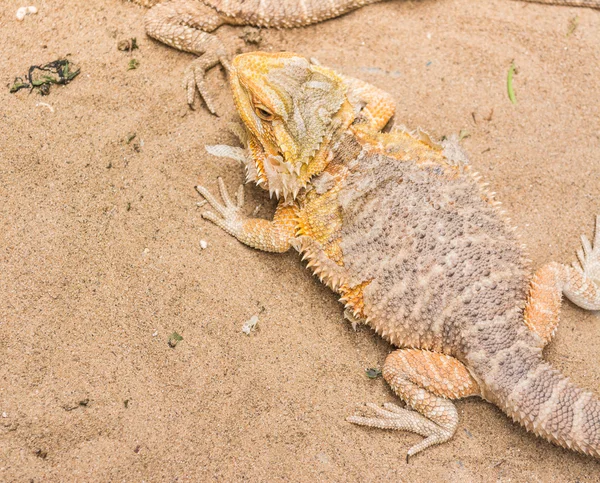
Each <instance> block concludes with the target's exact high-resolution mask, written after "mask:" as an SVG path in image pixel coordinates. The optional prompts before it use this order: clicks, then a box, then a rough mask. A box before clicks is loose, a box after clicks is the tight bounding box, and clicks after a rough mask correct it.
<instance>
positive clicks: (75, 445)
mask: <svg viewBox="0 0 600 483" xmlns="http://www.w3.org/2000/svg"><path fill="white" fill-rule="evenodd" d="M33 3H34V4H35V5H36V6H37V7H38V9H39V13H38V14H37V15H33V16H28V17H26V18H25V19H24V21H23V22H18V21H17V20H16V18H15V13H16V11H17V9H18V8H19V7H21V6H23V5H26V4H27V2H22V1H16V0H5V1H3V2H2V3H1V5H0V52H2V55H1V56H0V57H1V58H0V73H1V77H2V89H0V222H1V226H0V361H1V362H2V363H1V365H0V480H1V481H6V482H12V481H18V482H21V481H27V482H29V481H34V482H46V481H48V482H49V481H95V482H100V481H127V482H134V481H148V482H151V481H213V480H215V481H246V480H247V481H401V482H413V481H434V482H438V481H444V482H461V483H464V482H470V481H484V482H488V481H490V482H491V481H493V482H496V481H502V482H505V481H531V482H541V481H544V482H547V481H557V482H566V481H569V482H576V481H579V482H588V481H589V482H592V481H600V463H599V462H597V461H594V460H592V459H591V458H588V457H585V456H581V455H577V454H575V453H572V452H569V451H566V450H564V449H561V448H558V447H555V446H553V445H551V444H550V443H547V442H545V441H542V440H540V439H538V438H536V437H534V436H532V435H531V434H528V433H527V432H526V431H525V430H523V429H522V428H520V427H518V426H517V425H515V424H513V423H512V422H511V421H510V420H509V419H508V418H507V417H506V416H505V415H504V414H503V413H501V412H500V411H499V410H498V409H496V408H495V407H494V406H492V405H490V404H488V403H486V402H484V401H482V400H480V399H476V398H473V399H468V400H465V401H460V402H458V403H457V408H458V411H459V414H460V418H461V422H460V426H459V428H458V430H457V432H456V435H455V437H454V438H453V440H452V441H450V442H449V443H446V444H444V445H442V446H439V447H435V448H432V449H429V450H428V451H426V452H424V453H423V454H421V455H419V456H417V457H415V458H414V459H413V460H412V461H411V462H410V464H408V465H407V464H406V462H405V460H404V455H405V452H406V450H407V449H408V447H410V446H411V445H413V444H415V443H416V442H417V441H419V438H420V437H419V436H416V435H413V434H406V433H393V432H386V431H381V430H375V429H366V428H360V427H356V426H353V425H351V424H349V423H347V422H345V419H344V418H345V417H346V416H347V415H350V414H353V413H354V412H355V411H356V409H357V407H358V406H359V405H360V404H361V403H363V402H367V401H372V402H379V403H381V402H384V401H394V400H395V397H394V395H393V394H392V393H391V391H390V390H389V389H388V388H387V387H386V385H385V383H384V381H382V380H381V379H375V380H370V379H368V378H367V377H366V376H365V368H369V367H380V366H381V364H382V363H383V361H384V359H385V356H386V355H387V353H388V352H389V351H390V350H391V347H390V346H389V345H388V344H386V343H384V342H382V341H381V340H379V339H378V338H377V337H376V336H375V334H374V333H373V332H371V331H370V330H368V329H366V328H359V329H358V330H357V331H356V332H354V331H353V330H352V328H351V327H350V325H349V324H348V323H347V322H345V321H344V320H343V317H342V312H343V311H342V307H341V305H340V304H339V303H338V302H337V300H336V297H335V295H334V294H333V293H331V292H330V291H329V290H328V289H327V288H326V287H324V286H322V285H321V284H320V283H319V282H318V280H317V279H316V278H315V277H313V276H312V275H311V274H310V272H309V271H308V270H306V269H305V268H304V266H303V264H302V263H301V262H300V259H299V257H298V256H297V254H296V253H295V252H290V253H287V254H283V255H277V254H267V253H261V252H258V251H256V250H253V249H250V248H248V247H245V246H243V245H242V244H240V243H239V242H237V241H236V240H235V239H233V238H232V237H230V236H228V235H226V234H225V233H224V232H222V231H221V230H219V229H218V228H216V227H215V226H213V225H211V224H210V223H208V222H205V221H204V220H202V218H201V216H200V213H201V211H202V208H200V207H199V206H198V205H197V203H198V201H200V197H199V196H198V195H197V193H196V192H195V190H194V185H195V184H197V183H199V182H201V183H203V184H205V185H207V186H209V187H210V188H212V189H215V188H216V177H217V176H223V177H224V179H225V181H226V183H227V185H229V186H231V187H234V186H237V184H239V183H240V182H241V181H242V179H243V174H242V171H241V169H240V168H239V167H238V166H236V165H235V163H234V162H233V161H227V160H222V159H217V158H214V157H211V156H210V155H208V154H207V153H206V152H205V150H204V145H205V144H215V143H233V142H234V138H233V136H232V135H231V134H229V133H228V132H227V130H226V128H227V124H228V123H229V122H230V121H232V120H233V119H234V118H235V115H234V108H233V103H232V100H231V96H230V93H229V90H228V85H227V82H226V79H225V77H224V75H223V72H222V71H220V70H219V69H215V70H213V71H212V72H211V73H210V75H209V86H210V89H211V91H212V92H213V93H214V95H215V98H216V103H217V108H218V110H219V111H220V113H221V117H215V116H212V115H210V114H209V113H208V112H207V111H206V109H204V108H199V109H197V110H196V111H190V110H189V109H188V108H187V106H186V105H185V100H184V97H185V95H184V91H183V89H182V88H181V78H182V73H183V70H184V69H185V67H186V66H187V65H188V63H189V62H190V61H191V60H192V58H193V57H192V56H191V55H190V54H185V53H181V52H177V51H175V50H172V49H170V48H168V47H166V46H164V45H162V44H159V43H157V42H155V41H153V40H151V39H149V38H147V37H146V36H145V34H144V29H143V25H142V17H143V14H144V11H143V9H142V8H140V7H138V6H136V5H133V4H131V3H127V2H124V1H120V0H97V1H93V2H91V1H85V0H73V1H70V2H61V1H59V0H54V1H51V0H40V1H36V2H33ZM574 19H576V20H574ZM573 22H576V28H575V30H574V31H573V32H572V33H571V34H569V31H570V29H571V30H572V28H570V26H572V25H574V23H573ZM241 33H242V32H241V29H239V28H237V29H236V28H233V27H224V28H221V29H219V31H218V36H219V37H220V38H221V39H222V40H223V41H224V42H225V43H226V45H227V46H228V49H229V51H230V52H231V53H232V54H234V53H236V52H239V51H248V50H252V49H256V47H255V46H251V45H246V44H245V43H244V41H243V40H242V39H240V35H241ZM131 37H136V38H137V41H138V44H139V47H140V48H139V50H136V51H134V52H133V53H132V54H129V53H126V52H121V51H119V50H117V42H118V41H119V40H122V39H127V38H131ZM262 39H263V40H262V43H261V44H260V48H261V49H263V50H271V51H278V50H293V51H296V52H298V53H301V54H303V55H306V56H311V57H315V58H317V59H318V60H319V61H320V62H321V63H323V64H324V65H328V66H331V67H334V68H336V69H338V70H339V71H341V72H343V73H345V74H348V75H352V76H356V77H360V78H362V79H364V80H366V81H369V82H371V83H373V84H375V85H377V86H379V87H381V88H383V89H385V90H387V91H388V92H390V93H391V94H392V95H393V96H394V98H395V99H396V100H397V102H398V109H397V114H396V118H395V119H396V122H398V123H402V124H405V125H407V126H410V127H417V126H421V127H423V128H427V129H428V130H430V131H431V132H432V134H434V135H435V136H437V137H441V136H443V135H450V134H453V133H454V134H457V133H459V132H461V131H463V135H466V137H465V138H464V140H463V145H464V146H465V148H466V149H467V150H468V152H469V153H470V155H471V159H472V164H473V165H474V166H475V167H476V168H477V169H478V170H479V171H480V172H481V173H482V174H483V176H484V177H485V178H486V179H487V180H488V181H489V182H490V183H491V187H492V189H493V190H494V191H496V192H497V193H498V198H499V199H500V200H502V201H503V203H504V205H505V208H506V209H507V211H508V212H509V213H510V214H511V216H512V219H513V221H514V224H515V225H517V226H518V229H519V231H520V233H521V234H522V235H523V241H524V242H525V243H526V244H527V245H528V246H529V248H530V252H531V258H532V260H533V267H539V266H541V265H542V264H543V263H545V262H547V261H550V260H557V261H563V262H571V261H572V260H573V259H574V256H575V249H576V248H578V246H579V236H580V235H581V234H582V233H585V234H587V235H588V236H590V235H591V234H592V230H593V223H594V214H596V213H600V197H599V194H600V12H598V11H592V10H589V9H575V8H565V7H552V6H544V5H535V4H524V3H519V2H512V1H508V0H498V1H492V0H479V1H473V0H426V1H421V2H405V1H390V2H385V3H381V4H378V5H374V6H371V7H367V8H364V9H362V10H359V11H357V12H354V13H351V14H349V15H347V16H345V17H343V18H340V19H337V20H334V21H329V22H325V23H322V24H320V25H315V26H312V27H310V28H303V29H298V30H294V31H263V32H262ZM66 55H69V58H70V59H72V60H73V61H74V62H76V63H78V64H79V65H80V66H81V74H80V75H79V77H77V78H76V79H75V80H74V81H73V82H72V83H71V84H69V85H68V86H58V87H53V88H52V89H51V92H50V95H48V96H46V97H41V96H39V95H38V94H35V93H31V94H29V93H28V92H27V91H20V92H18V93H16V94H10V93H9V92H8V86H9V85H11V84H12V81H13V79H14V77H15V76H16V75H21V74H23V73H25V72H26V71H27V68H28V67H29V66H30V65H32V64H41V63H46V62H49V61H52V60H55V59H56V58H59V57H64V56H66ZM131 58H135V59H137V60H138V61H139V67H138V68H137V69H135V70H127V66H128V63H129V61H130V59H131ZM513 60H514V62H515V65H516V66H517V73H516V75H515V78H514V86H515V91H516V96H517V104H516V105H513V104H512V103H511V102H510V101H509V99H508V96H507V89H506V76H507V72H508V68H509V66H510V64H511V62H512V61H513ZM43 103H45V104H43ZM134 133H135V138H134V139H133V140H131V141H130V142H129V143H128V142H127V140H128V138H129V137H130V136H131V135H132V134H134ZM246 194H247V199H248V202H247V210H248V212H249V213H250V212H252V210H253V209H254V208H255V207H256V206H257V205H262V207H261V209H260V211H259V216H264V217H268V216H269V215H270V213H271V212H272V210H273V203H272V202H270V201H269V200H268V197H267V196H266V195H265V194H264V193H263V192H261V191H260V190H259V189H257V188H256V187H252V186H249V187H247V189H246ZM200 240H205V241H206V242H207V244H208V245H207V247H206V249H202V248H201V246H200ZM253 315H258V317H259V323H258V326H257V328H256V330H255V331H253V332H252V333H251V334H250V335H245V334H244V333H242V330H241V329H242V326H243V324H244V322H245V321H247V320H248V319H250V318H251V317H252V316H253ZM173 332H177V333H178V334H180V335H181V336H182V337H183V340H181V341H180V342H179V343H178V344H177V346H176V347H175V348H171V347H170V346H169V344H168V339H169V336H170V335H171V334H172V333H173ZM599 351H600V316H599V315H598V314H593V313H585V312H583V311H582V310H580V309H578V308H576V307H574V306H573V305H572V304H570V303H565V304H564V310H563V314H562V323H561V326H560V327H559V330H558V333H557V335H556V338H555V340H554V342H553V343H552V344H551V345H550V347H548V349H547V350H546V355H547V357H548V359H549V360H550V361H551V362H552V363H553V364H554V366H555V367H557V368H558V369H560V370H561V371H563V372H564V373H565V374H568V375H569V376H570V377H571V378H572V379H573V380H574V381H575V382H576V383H577V384H579V385H580V386H582V387H585V388H587V389H591V390H597V388H598V387H599V385H600V366H599V365H598V364H597V361H598V352H599Z"/></svg>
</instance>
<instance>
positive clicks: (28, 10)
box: [17, 6, 38, 21]
mask: <svg viewBox="0 0 600 483" xmlns="http://www.w3.org/2000/svg"><path fill="white" fill-rule="evenodd" d="M37 11H38V9H37V7H34V6H31V7H21V8H20V9H19V10H17V20H19V21H21V20H23V19H24V18H25V17H26V16H27V15H30V14H35V13H37Z"/></svg>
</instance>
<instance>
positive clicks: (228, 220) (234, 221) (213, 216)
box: [196, 177, 244, 236]
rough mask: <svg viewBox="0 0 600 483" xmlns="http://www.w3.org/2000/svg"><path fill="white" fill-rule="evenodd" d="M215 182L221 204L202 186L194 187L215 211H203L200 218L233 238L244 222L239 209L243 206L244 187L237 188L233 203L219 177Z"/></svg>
mask: <svg viewBox="0 0 600 483" xmlns="http://www.w3.org/2000/svg"><path fill="white" fill-rule="evenodd" d="M217 182H218V185H219V193H220V195H221V199H222V200H223V203H221V202H220V201H219V200H217V198H215V197H214V196H213V195H212V194H211V193H210V191H208V190H207V189H206V188H205V187H204V186H196V190H197V191H198V193H200V195H201V196H202V197H203V198H204V199H205V201H206V202H208V204H209V205H210V206H211V207H212V208H213V209H214V210H215V211H216V213H214V212H212V211H204V212H203V213H202V218H204V219H206V220H209V221H211V222H213V223H214V224H215V225H217V226H219V227H221V228H222V229H223V230H225V231H226V232H227V233H230V234H232V235H234V236H235V235H236V234H237V233H238V232H239V231H240V229H241V227H242V225H243V220H244V217H243V216H242V214H241V208H242V207H243V205H244V186H243V185H240V187H239V188H238V191H237V193H236V200H235V203H234V202H233V200H232V199H231V197H230V196H229V193H228V191H227V188H226V187H225V183H224V182H223V179H222V178H221V177H219V178H217Z"/></svg>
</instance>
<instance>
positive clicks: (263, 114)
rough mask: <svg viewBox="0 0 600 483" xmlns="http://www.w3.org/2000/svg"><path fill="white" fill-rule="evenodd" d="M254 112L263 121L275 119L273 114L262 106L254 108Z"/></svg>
mask: <svg viewBox="0 0 600 483" xmlns="http://www.w3.org/2000/svg"><path fill="white" fill-rule="evenodd" d="M254 112H256V115H257V116H258V117H260V118H261V119H262V120H263V121H272V120H273V119H274V118H275V116H274V114H273V113H272V112H271V111H269V110H268V109H267V108H266V107H265V106H263V105H260V106H254Z"/></svg>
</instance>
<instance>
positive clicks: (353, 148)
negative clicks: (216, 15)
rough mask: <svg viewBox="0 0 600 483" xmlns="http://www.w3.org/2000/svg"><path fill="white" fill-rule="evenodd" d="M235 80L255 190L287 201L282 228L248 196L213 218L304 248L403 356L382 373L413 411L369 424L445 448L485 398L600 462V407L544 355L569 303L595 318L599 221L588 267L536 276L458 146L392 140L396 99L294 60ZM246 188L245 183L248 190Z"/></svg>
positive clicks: (270, 57) (356, 419)
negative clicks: (246, 203) (472, 403)
mask: <svg viewBox="0 0 600 483" xmlns="http://www.w3.org/2000/svg"><path fill="white" fill-rule="evenodd" d="M230 81H231V85H232V89H233V94H234V100H235V104H236V107H237V110H238V112H239V114H240V116H241V118H242V121H243V122H244V129H243V130H242V131H240V132H239V136H240V138H241V139H242V141H243V143H244V144H245V146H246V147H247V148H246V149H242V148H235V147H230V146H212V147H209V148H208V149H209V152H211V153H212V154H215V155H218V156H225V157H230V158H233V159H236V160H239V161H241V162H242V163H243V164H244V165H245V167H246V172H247V178H248V180H249V181H254V182H256V184H258V185H259V186H261V187H263V188H264V189H267V190H269V191H270V192H271V193H272V194H274V195H275V196H276V197H278V198H279V199H280V201H279V204H278V206H277V209H276V211H275V215H274V218H273V220H272V221H267V220H264V219H252V218H247V217H246V216H244V215H243V213H242V211H241V207H242V204H243V190H241V189H240V191H238V195H237V200H236V201H235V202H234V200H232V199H230V197H229V195H228V194H227V191H226V190H225V187H224V185H223V182H222V181H221V180H219V187H220V191H221V195H222V198H223V201H224V203H221V202H219V201H218V200H217V199H216V198H214V197H213V196H212V195H211V194H210V192H209V191H208V190H207V189H206V188H204V187H201V186H200V187H198V191H199V192H200V194H201V195H202V196H203V197H204V198H205V199H206V200H207V201H208V203H210V205H211V206H212V207H213V209H214V211H207V212H204V213H203V214H202V216H203V217H204V218H206V219H208V220H210V221H212V222H213V223H216V224H217V225H218V226H220V227H221V228H223V229H224V230H226V231H227V232H228V233H230V234H231V235H233V236H235V237H236V238H237V239H238V240H240V241H241V242H243V243H245V244H247V245H250V246H252V247H255V248H258V249H262V250H267V251H271V252H284V251H286V250H288V249H289V248H291V247H294V248H295V249H296V250H298V251H299V252H300V253H302V254H303V258H304V259H308V267H311V268H312V270H313V271H314V273H315V274H316V275H318V276H319V278H320V279H321V280H322V281H323V282H324V283H326V284H327V285H328V286H329V287H330V288H331V289H333V290H334V291H335V292H336V293H338V294H339V295H340V301H341V302H342V303H343V304H344V306H345V307H346V316H347V317H348V318H349V319H350V320H351V321H352V322H353V323H364V324H367V325H368V326H370V327H371V328H372V329H373V330H374V331H375V332H377V333H378V334H379V335H381V337H383V338H384V339H385V340H387V341H388V342H390V343H391V344H392V345H393V346H395V347H397V348H398V349H396V350H394V352H392V353H391V354H390V355H389V356H388V358H387V360H386V361H385V364H384V367H383V376H384V378H385V380H386V381H387V382H388V383H389V385H390V386H391V388H392V389H393V390H394V392H395V393H396V394H397V395H398V397H400V399H402V400H403V401H404V402H405V403H406V407H405V408H401V407H398V406H396V405H394V404H386V405H385V408H381V407H380V406H378V405H373V404H372V405H370V406H369V407H370V408H371V410H372V411H373V412H374V413H375V417H369V416H352V417H350V418H348V421H350V422H352V423H356V424H361V425H368V426H376V427H379V428H389V429H398V430H406V431H412V432H415V433H418V434H420V435H422V436H424V437H425V439H423V440H422V441H421V442H420V443H418V444H417V445H415V446H413V447H412V448H411V449H410V450H409V451H408V455H414V454H415V453H418V452H419V451H421V450H423V449H425V448H427V447H429V446H431V445H434V444H439V443H442V442H444V441H447V440H449V439H450V438H451V437H452V435H453V434H454V432H455V431H456V428H457V425H458V413H457V411H456V408H455V406H454V404H453V403H452V401H451V400H452V399H460V398H463V397H467V396H480V397H482V398H484V399H486V400H487V401H490V402H492V403H494V404H495V405H497V406H498V407H499V408H500V409H502V410H503V411H504V412H505V413H506V414H508V415H509V416H510V417H511V418H513V419H514V420H515V421H517V422H518V423H520V424H522V425H523V426H524V427H525V428H527V429H528V430H530V431H532V432H534V433H535V434H537V435H539V436H541V437H543V438H545V439H547V440H549V441H552V442H554V443H557V444H559V445H561V446H563V447H566V448H571V449H573V450H576V451H580V452H582V453H585V454H588V455H592V456H595V457H599V456H600V401H599V400H598V399H597V398H596V396H594V395H593V394H592V393H591V392H586V391H583V390H581V389H579V388H577V387H576V386H575V385H574V384H572V383H571V382H569V380H568V379H567V378H566V377H564V376H562V375H561V374H560V373H559V372H558V371H556V370H555V369H553V368H552V367H551V366H550V365H549V364H548V363H547V362H545V361H544V359H543V357H542V351H543V348H544V347H545V346H546V344H548V343H549V342H550V340H551V339H552V336H553V335H554V332H555V330H556V327H557V325H558V319H559V312H560V305H561V298H562V295H563V294H564V295H566V296H567V297H568V298H569V299H570V300H571V301H573V302H574V303H575V304H577V305H578V306H580V307H582V308H584V309H587V310H600V217H598V218H597V219H596V236H595V239H594V242H593V244H592V243H590V242H589V241H588V240H587V238H585V237H583V238H582V240H583V248H582V249H581V250H580V251H579V252H578V253H577V255H578V258H579V264H577V263H575V264H573V266H570V265H563V264H560V263H549V264H547V265H545V266H543V267H542V268H540V269H539V270H538V271H537V272H536V273H535V275H534V276H533V277H530V275H529V270H528V268H527V261H526V259H525V255H524V253H523V247H522V245H521V243H520V242H519V239H518V237H517V235H516V234H515V231H514V229H513V227H512V226H511V225H510V224H509V222H508V220H507V219H506V217H505V216H504V214H503V213H502V212H501V210H500V208H499V207H498V204H499V203H498V202H497V201H495V200H494V196H493V194H492V193H490V192H489V191H488V190H487V189H486V188H485V185H483V184H482V183H481V182H480V181H479V176H478V175H477V174H476V173H474V172H473V170H472V169H471V168H470V167H469V165H468V164H467V162H466V156H465V154H464V153H463V152H462V150H461V149H460V148H459V147H458V145H457V144H456V142H450V141H445V142H444V143H443V144H441V145H440V144H438V143H435V142H433V141H432V140H431V138H430V137H429V136H428V135H426V134H425V133H423V132H421V131H417V132H415V133H410V132H408V131H406V130H403V129H395V130H392V131H391V132H390V133H381V132H380V130H381V129H382V128H383V127H384V126H385V125H386V123H387V122H388V120H389V119H390V117H391V116H392V114H393V112H394V105H393V102H392V100H391V98H390V96H389V95H387V94H386V93H384V92H382V91H380V90H378V89H376V88H374V87H373V86H370V85H369V84H366V83H364V82H362V81H359V80H356V79H352V78H348V77H345V76H342V75H340V74H338V73H336V72H334V71H332V70H330V69H327V68H325V67H322V66H318V65H313V64H311V63H310V62H309V61H308V60H307V59H305V58H303V57H299V56H296V55H293V54H286V53H281V54H267V53H260V52H258V53H254V54H244V55H240V56H238V57H236V58H235V59H234V60H233V63H232V66H231V71H230ZM240 188H241V187H240Z"/></svg>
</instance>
